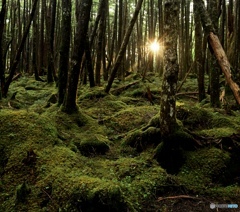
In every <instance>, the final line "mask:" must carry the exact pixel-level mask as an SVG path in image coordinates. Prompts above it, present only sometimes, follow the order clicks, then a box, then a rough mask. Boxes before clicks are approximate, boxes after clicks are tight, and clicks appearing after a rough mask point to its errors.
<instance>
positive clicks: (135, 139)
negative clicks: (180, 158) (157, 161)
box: [122, 127, 161, 151]
mask: <svg viewBox="0 0 240 212" xmlns="http://www.w3.org/2000/svg"><path fill="white" fill-rule="evenodd" d="M160 141H161V133H160V129H159V128H155V127H149V128H147V129H146V130H143V131H142V130H135V131H133V132H130V133H128V134H127V136H126V137H125V139H124V141H123V143H122V144H123V145H129V146H131V147H134V148H136V149H137V150H138V151H143V150H144V149H146V148H147V147H148V146H151V145H152V144H154V145H157V144H158V143H159V142H160Z"/></svg>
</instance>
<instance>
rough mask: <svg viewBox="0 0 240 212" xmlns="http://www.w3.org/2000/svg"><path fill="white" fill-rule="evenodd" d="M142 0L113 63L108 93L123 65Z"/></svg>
mask: <svg viewBox="0 0 240 212" xmlns="http://www.w3.org/2000/svg"><path fill="white" fill-rule="evenodd" d="M142 2H143V0H139V1H138V3H137V6H136V9H135V11H134V14H133V17H132V19H131V21H130V25H129V26H128V29H127V30H126V33H125V36H124V38H123V42H122V44H121V47H120V50H119V52H118V55H117V59H116V61H115V63H114V65H113V68H112V70H111V75H110V77H109V79H108V84H107V86H106V88H105V92H106V93H109V91H110V89H111V86H112V83H113V80H114V78H115V76H116V73H117V71H118V68H119V67H120V65H121V62H122V59H123V57H124V54H125V52H126V48H127V44H128V41H129V38H130V35H131V33H132V30H133V27H134V24H135V22H136V20H137V17H138V14H139V11H140V10H141V6H142Z"/></svg>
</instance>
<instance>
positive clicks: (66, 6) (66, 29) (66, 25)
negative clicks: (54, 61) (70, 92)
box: [58, 0, 72, 105]
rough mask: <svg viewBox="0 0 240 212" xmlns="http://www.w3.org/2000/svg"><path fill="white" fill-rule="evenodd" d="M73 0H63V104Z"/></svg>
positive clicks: (60, 91) (60, 95)
mask: <svg viewBox="0 0 240 212" xmlns="http://www.w3.org/2000/svg"><path fill="white" fill-rule="evenodd" d="M71 11H72V5H71V0H64V1H62V24H61V34H62V38H61V48H60V60H59V72H58V105H61V104H62V103H63V100H64V96H65V94H66V87H67V79H68V68H69V51H70V38H71Z"/></svg>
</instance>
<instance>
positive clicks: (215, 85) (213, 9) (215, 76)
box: [209, 0, 220, 107]
mask: <svg viewBox="0 0 240 212" xmlns="http://www.w3.org/2000/svg"><path fill="white" fill-rule="evenodd" d="M209 8H210V9H209V13H210V17H211V20H212V24H213V27H214V30H215V32H218V19H219V11H218V1H217V0H211V1H210V2H209ZM219 74H220V70H219V65H218V63H217V61H216V58H214V56H213V55H212V56H210V103H211V106H212V107H220V101H219V96H220V90H219V89H220V87H219Z"/></svg>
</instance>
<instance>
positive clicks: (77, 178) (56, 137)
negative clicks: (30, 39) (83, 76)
mask: <svg viewBox="0 0 240 212" xmlns="http://www.w3.org/2000/svg"><path fill="white" fill-rule="evenodd" d="M126 85H128V86H126ZM196 86H197V79H196V78H195V77H194V76H193V77H192V78H191V77H190V78H189V79H188V80H187V81H186V82H185V83H184V85H183V87H182V89H181V91H180V92H179V94H178V95H177V118H178V124H179V126H181V130H182V131H178V132H177V133H176V135H175V136H174V137H171V139H170V142H173V143H174V144H177V145H178V146H180V147H179V149H178V150H180V153H179V151H175V149H174V147H173V149H172V150H171V151H170V152H169V154H168V155H166V161H163V162H160V161H162V159H161V158H162V155H161V151H160V150H161V148H162V146H161V145H162V143H163V142H161V141H162V139H161V134H160V132H159V126H158V125H159V124H158V119H159V109H160V107H159V100H160V92H159V91H160V88H161V80H160V79H159V77H157V76H154V75H148V76H146V80H145V81H142V80H141V77H140V76H138V75H137V74H135V75H134V74H132V75H130V76H129V77H128V79H126V81H124V82H121V81H118V80H115V82H114V84H113V88H112V90H111V94H109V95H106V94H105V93H104V92H103V87H96V88H89V87H88V86H80V87H79V91H78V105H79V113H76V114H72V115H67V114H65V113H63V112H61V111H60V110H59V107H58V106H57V104H56V102H57V95H56V93H57V88H56V87H55V85H54V84H47V83H46V82H37V81H35V80H34V78H33V77H29V76H23V77H21V78H19V79H18V80H16V81H14V82H13V83H12V84H11V86H10V93H9V95H8V98H7V99H2V100H0V177H1V178H0V211H4V212H14V211H16V212H20V211H30V212H35V211H36V212H38V211H51V212H54V211H59V212H60V211H66V212H68V211H71V212H74V211H76V212H77V211H83V212H90V211H114V212H115V211H121V212H122V211H146V212H147V211H162V212H168V211H181V212H184V211H186V212H191V211H194V212H195V211H201V212H202V211H204V212H207V211H240V209H239V208H237V209H226V208H218V207H216V205H215V208H214V209H210V204H211V203H214V204H238V207H240V187H239V183H240V156H239V155H240V127H239V126H240V108H239V107H236V106H235V105H234V101H233V100H232V97H231V95H229V96H226V98H227V99H226V102H227V103H228V104H225V105H223V106H222V108H218V109H213V108H211V107H210V103H209V97H207V99H206V100H204V101H203V102H201V103H198V101H197V95H196V94H195V92H196V90H197V88H196ZM148 88H149V89H150V91H151V94H152V102H150V101H149V99H148V98H147V96H148V95H147V90H148ZM152 103H153V104H152ZM181 144H187V145H185V147H182V146H181ZM159 152H160V153H159ZM179 155H180V156H179ZM221 206H225V205H219V207H221ZM233 207H236V205H233Z"/></svg>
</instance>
